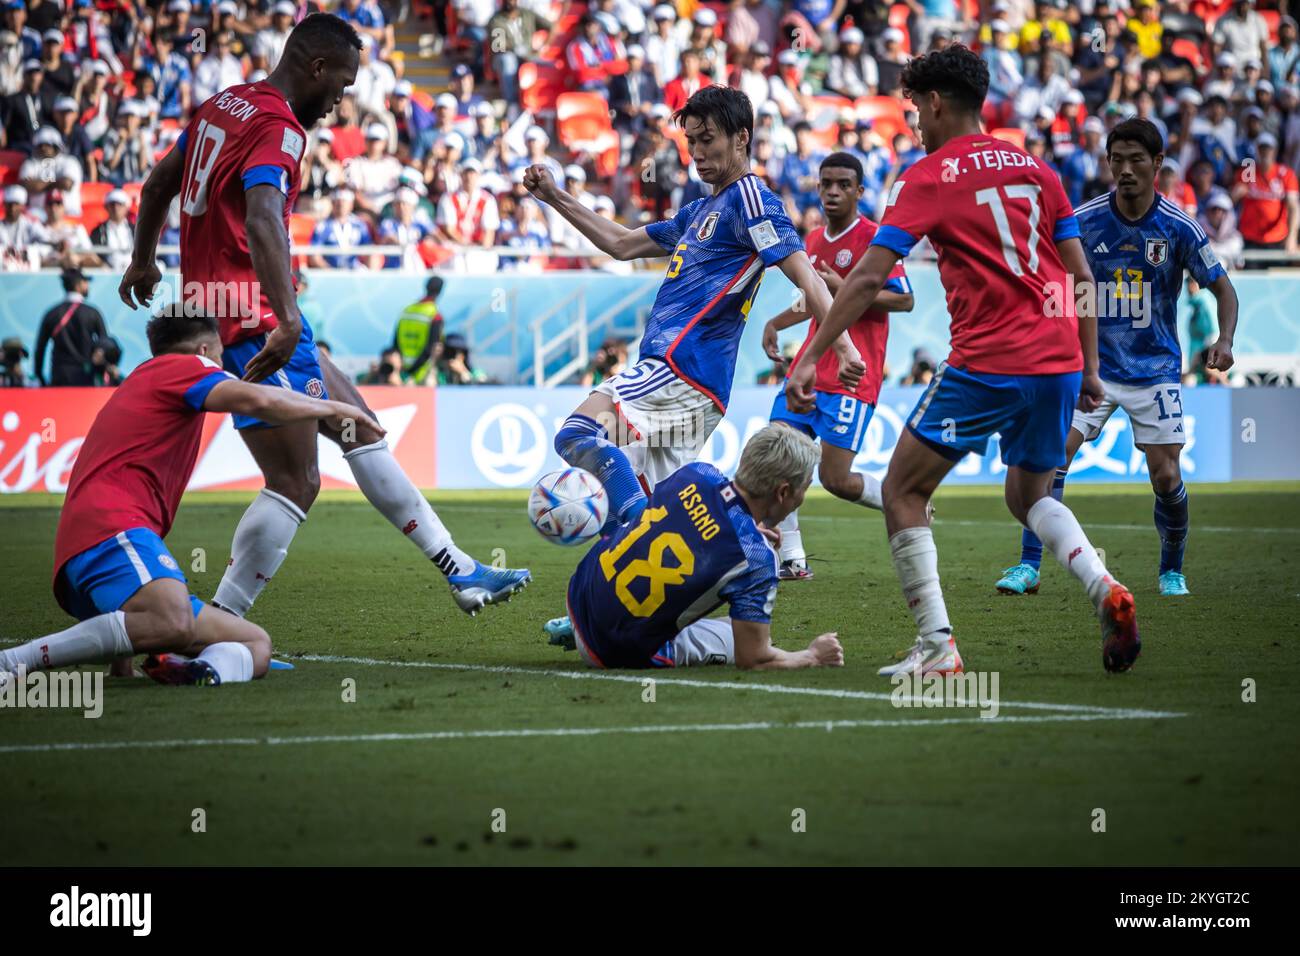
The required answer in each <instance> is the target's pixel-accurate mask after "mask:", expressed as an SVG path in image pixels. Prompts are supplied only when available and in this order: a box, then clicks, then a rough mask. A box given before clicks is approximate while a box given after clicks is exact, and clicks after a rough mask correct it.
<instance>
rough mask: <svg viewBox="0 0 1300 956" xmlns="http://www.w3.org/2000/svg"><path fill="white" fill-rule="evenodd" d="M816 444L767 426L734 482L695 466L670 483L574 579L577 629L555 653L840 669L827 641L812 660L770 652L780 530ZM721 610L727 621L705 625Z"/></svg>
mask: <svg viewBox="0 0 1300 956" xmlns="http://www.w3.org/2000/svg"><path fill="white" fill-rule="evenodd" d="M817 459H818V452H817V446H816V445H815V444H813V442H812V441H811V440H810V439H809V438H807V437H806V436H804V435H802V434H800V433H799V432H797V431H795V430H794V429H791V428H786V427H784V426H778V425H768V426H767V427H766V428H763V429H761V430H760V431H758V432H756V433H755V434H754V436H753V437H752V438H751V439H750V440H749V442H748V444H746V445H745V449H744V451H743V452H742V453H741V455H740V465H739V467H738V468H737V469H736V479H735V481H732V480H730V479H728V478H727V476H726V475H724V474H723V473H722V472H720V471H718V469H717V468H714V467H713V466H712V465H708V464H705V463H703V462H692V463H691V464H688V465H684V466H683V467H682V468H680V469H678V470H677V471H676V472H674V473H673V474H672V475H669V476H667V477H665V478H664V479H663V480H662V481H660V482H659V483H658V484H657V485H656V486H655V489H654V491H653V492H651V494H650V499H649V502H648V503H647V506H646V507H645V508H644V509H643V510H642V512H641V516H640V518H639V519H638V520H637V521H635V522H630V523H628V524H625V525H623V526H622V527H620V528H619V529H618V530H617V531H616V532H615V533H614V534H612V535H610V536H608V537H605V538H602V539H601V540H600V543H599V544H598V545H597V546H596V547H594V548H592V549H591V550H590V551H588V552H587V553H586V555H585V556H584V557H583V559H582V561H581V563H580V564H579V565H578V568H577V570H576V571H574V572H573V577H572V578H571V579H570V581H569V592H568V604H569V614H570V618H569V619H568V620H571V621H572V623H571V624H568V623H567V621H566V627H565V629H564V630H563V631H559V630H552V631H551V635H552V637H551V643H552V644H562V645H563V646H565V647H567V648H569V649H573V648H574V646H575V645H576V647H577V648H578V650H579V652H580V653H581V654H582V658H583V660H585V661H586V662H587V663H588V664H590V665H592V666H593V667H630V668H631V667H635V668H642V667H687V666H692V665H697V664H735V665H736V666H737V667H741V668H744V669H750V668H754V669H759V670H785V669H793V668H799V667H839V666H841V665H843V663H844V649H843V648H842V647H841V646H840V642H839V640H838V638H837V636H836V635H835V634H821V635H819V636H817V637H815V638H813V640H812V643H810V644H809V645H808V647H807V648H806V649H804V650H802V651H783V650H781V649H780V648H779V647H775V646H774V645H773V644H772V635H771V622H772V603H773V601H775V600H776V585H777V576H776V571H777V561H776V555H775V554H774V553H773V551H772V547H771V545H770V544H769V543H768V538H769V536H771V537H775V535H774V534H773V533H772V532H771V531H766V532H765V531H764V529H765V528H773V527H775V526H776V525H777V524H779V523H780V522H781V520H782V519H783V518H784V517H785V516H786V515H787V514H789V513H790V512H791V511H792V510H794V509H795V508H798V507H799V505H800V504H801V503H802V502H803V496H804V494H805V492H807V490H808V485H809V484H810V483H811V482H812V470H813V466H814V465H815V464H816V463H817ZM723 603H726V604H728V605H730V615H729V617H728V618H707V617H705V615H707V614H710V613H711V612H712V611H714V610H715V609H716V608H718V607H719V606H720V605H722V604H723Z"/></svg>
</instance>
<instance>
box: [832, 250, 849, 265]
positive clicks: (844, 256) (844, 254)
mask: <svg viewBox="0 0 1300 956" xmlns="http://www.w3.org/2000/svg"><path fill="white" fill-rule="evenodd" d="M852 261H853V252H852V250H850V249H841V250H840V251H839V252H837V253H835V265H836V267H837V268H840V269H847V268H848V267H849V263H850V262H852Z"/></svg>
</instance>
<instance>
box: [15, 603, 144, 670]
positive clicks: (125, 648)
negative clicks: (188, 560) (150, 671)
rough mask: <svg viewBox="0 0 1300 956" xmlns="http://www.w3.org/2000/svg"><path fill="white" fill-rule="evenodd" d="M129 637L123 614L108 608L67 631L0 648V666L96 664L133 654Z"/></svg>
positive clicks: (41, 667) (28, 667) (40, 667)
mask: <svg viewBox="0 0 1300 956" xmlns="http://www.w3.org/2000/svg"><path fill="white" fill-rule="evenodd" d="M134 652H135V651H134V648H132V647H131V639H130V638H129V637H127V636H126V614H125V613H123V612H122V611H110V612H109V613H107V614H100V615H99V616H98V617H92V618H89V619H87V620H85V621H82V622H81V623H80V624H74V625H72V627H70V628H68V629H67V630H66V631H59V632H58V633H57V634H49V635H47V636H45V637H38V638H37V639H36V640H34V641H28V642H27V643H26V644H19V645H18V646H17V647H11V648H9V649H8V650H5V651H0V670H10V671H12V670H17V669H18V668H19V667H21V668H23V669H24V670H26V671H38V670H46V669H48V668H51V667H68V666H70V665H72V664H97V663H99V662H100V661H107V660H112V659H113V658H115V657H128V656H130V655H131V654H133V653H134Z"/></svg>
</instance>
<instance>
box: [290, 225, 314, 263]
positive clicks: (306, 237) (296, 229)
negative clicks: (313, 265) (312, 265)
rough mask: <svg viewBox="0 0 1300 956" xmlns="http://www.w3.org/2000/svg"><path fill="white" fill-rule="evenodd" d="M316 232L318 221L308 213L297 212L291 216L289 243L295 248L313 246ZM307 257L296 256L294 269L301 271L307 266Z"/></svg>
mask: <svg viewBox="0 0 1300 956" xmlns="http://www.w3.org/2000/svg"><path fill="white" fill-rule="evenodd" d="M315 231H316V220H315V218H313V217H312V216H309V215H307V214H306V213H301V212H295V213H290V214H289V243H290V245H294V246H306V245H310V244H311V237H312V233H314V232H315ZM306 261H307V260H306V256H295V257H294V259H293V267H294V268H295V269H301V268H302V267H303V266H304V265H305V264H306Z"/></svg>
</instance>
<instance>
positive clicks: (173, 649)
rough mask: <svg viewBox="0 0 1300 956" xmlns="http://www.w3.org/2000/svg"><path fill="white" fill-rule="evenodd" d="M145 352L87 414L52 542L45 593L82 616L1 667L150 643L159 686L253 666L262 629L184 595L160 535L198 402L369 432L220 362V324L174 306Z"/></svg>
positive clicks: (17, 669)
mask: <svg viewBox="0 0 1300 956" xmlns="http://www.w3.org/2000/svg"><path fill="white" fill-rule="evenodd" d="M146 331H147V334H148V337H149V349H150V351H151V352H152V353H153V358H151V359H150V360H149V361H147V362H145V363H144V364H143V365H141V366H140V367H139V368H137V369H136V370H135V371H134V372H132V373H131V374H130V375H129V376H128V377H127V379H126V381H125V382H123V383H122V385H121V386H120V387H118V388H117V389H116V390H115V391H114V392H113V396H112V398H110V399H109V400H108V402H107V404H105V405H104V408H103V409H102V410H101V411H100V413H99V414H98V415H97V416H96V417H95V421H94V423H93V424H92V425H91V426H90V432H89V434H87V435H86V440H85V443H84V444H83V445H82V446H81V450H80V451H79V452H78V453H77V463H76V464H75V465H74V466H73V468H72V477H71V479H70V480H69V483H68V493H67V497H66V498H65V499H64V502H63V510H62V511H61V512H60V514H59V528H58V532H57V534H56V536H55V542H54V596H55V597H56V598H57V599H58V602H59V605H60V606H61V607H62V608H63V609H64V610H65V611H67V612H68V613H69V614H71V615H72V616H73V617H75V618H77V619H78V620H79V621H80V623H79V624H75V625H73V626H72V627H70V628H68V629H67V630H65V631H60V632H59V633H57V634H49V635H46V636H45V637H41V638H37V639H36V640H34V641H28V642H27V643H26V644H22V645H19V646H18V647H13V648H10V649H8V650H0V679H3V678H4V677H5V675H14V674H23V673H25V672H28V671H34V670H40V669H46V668H56V667H71V666H73V665H75V664H94V663H99V662H101V661H108V660H113V659H116V658H130V657H131V656H133V655H135V654H148V655H150V656H149V658H148V660H147V661H146V662H145V665H144V671H145V673H146V674H148V675H149V676H150V677H152V678H153V679H154V680H156V681H159V682H160V683H164V684H207V685H215V684H231V683H236V682H239V681H247V680H251V679H253V678H256V677H261V676H263V675H264V674H265V673H266V670H267V667H268V665H269V663H270V660H271V639H270V638H269V637H267V635H266V631H264V630H262V629H261V628H260V627H258V626H257V625H256V624H253V623H251V622H249V621H245V620H243V619H242V618H238V617H235V616H233V615H230V614H225V613H222V612H221V611H218V610H216V609H214V608H211V607H208V606H206V605H205V604H204V603H203V602H202V601H200V600H199V599H198V598H196V597H192V596H191V595H190V593H189V588H188V587H187V585H186V581H185V574H184V572H183V571H181V568H180V564H179V563H178V562H177V560H176V559H175V558H174V557H173V556H172V555H171V553H170V552H169V551H168V550H167V545H166V544H164V543H163V538H165V537H166V536H167V532H168V531H170V530H171V526H172V521H173V520H174V519H175V517H176V509H177V507H178V506H179V505H180V501H181V495H182V493H183V492H184V491H185V486H186V485H187V484H188V483H189V480H190V474H191V473H192V472H193V471H194V464H195V462H196V461H197V459H198V454H199V440H200V438H201V437H202V433H203V414H204V412H231V413H233V414H236V415H255V416H257V417H258V418H260V419H261V420H263V421H268V422H275V423H277V424H283V425H289V424H293V423H297V422H311V423H315V422H324V423H326V424H328V425H329V426H330V427H332V428H336V429H340V430H347V431H351V430H352V429H355V430H356V432H357V435H358V437H359V438H361V439H363V440H366V441H378V440H379V439H380V438H382V437H383V434H384V432H383V429H382V428H380V427H379V425H377V424H376V423H375V422H374V421H372V420H371V419H370V417H369V416H367V415H366V414H365V413H364V412H362V411H361V409H359V408H355V407H353V406H351V405H345V404H343V403H342V402H331V401H320V400H317V399H314V398H308V397H307V396H305V395H298V394H295V393H294V392H292V391H290V390H289V389H280V388H263V387H261V386H259V385H250V384H248V383H247V382H241V381H239V380H238V379H237V378H234V377H233V376H231V375H229V374H228V373H226V372H224V371H222V370H221V365H220V364H219V363H220V362H221V338H220V336H219V335H218V333H217V323H216V322H214V321H213V320H212V319H210V318H207V317H206V316H186V315H185V314H184V313H183V311H182V310H181V309H180V308H179V307H174V308H172V309H169V310H168V311H166V312H164V313H163V314H161V315H159V316H157V317H156V318H154V319H152V320H151V321H150V322H149V325H148V327H147V329H146Z"/></svg>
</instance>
